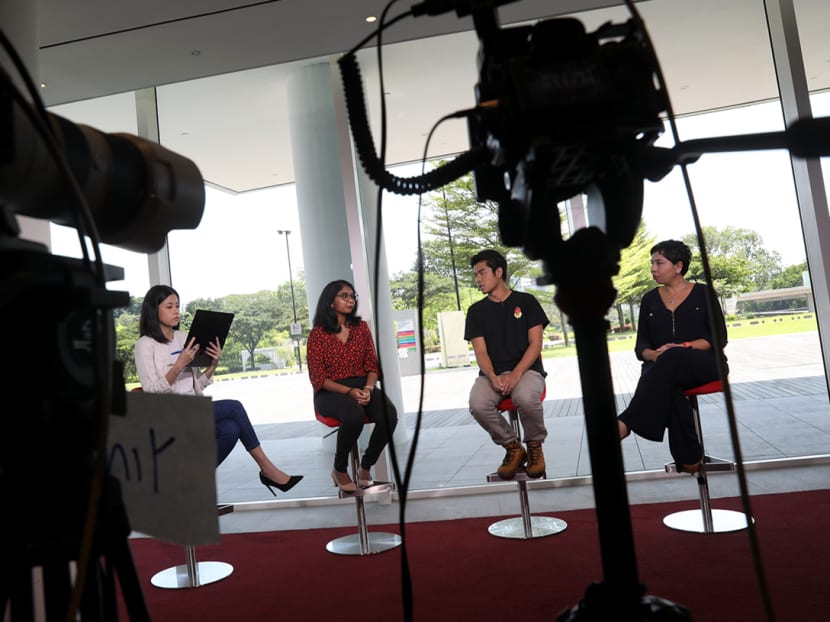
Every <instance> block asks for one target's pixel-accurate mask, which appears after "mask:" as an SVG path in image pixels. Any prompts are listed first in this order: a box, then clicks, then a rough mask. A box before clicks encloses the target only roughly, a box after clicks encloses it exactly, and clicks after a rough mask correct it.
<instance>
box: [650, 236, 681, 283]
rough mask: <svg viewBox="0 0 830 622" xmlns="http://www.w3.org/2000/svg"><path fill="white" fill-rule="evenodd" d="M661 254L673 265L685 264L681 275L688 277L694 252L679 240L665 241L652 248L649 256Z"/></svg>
mask: <svg viewBox="0 0 830 622" xmlns="http://www.w3.org/2000/svg"><path fill="white" fill-rule="evenodd" d="M654 253H660V254H661V255H662V256H663V257H665V258H666V259H668V260H669V261H670V262H672V263H677V262H678V261H681V262H683V267H682V268H681V269H680V274H682V275H684V276H685V275H686V272H687V271H688V270H689V263H691V261H692V251H691V250H690V249H689V247H688V246H686V245H685V244H684V243H683V242H681V241H679V240H663V241H662V242H658V243H657V244H655V245H654V246H652V247H651V250H650V251H649V254H651V255H653V254H654Z"/></svg>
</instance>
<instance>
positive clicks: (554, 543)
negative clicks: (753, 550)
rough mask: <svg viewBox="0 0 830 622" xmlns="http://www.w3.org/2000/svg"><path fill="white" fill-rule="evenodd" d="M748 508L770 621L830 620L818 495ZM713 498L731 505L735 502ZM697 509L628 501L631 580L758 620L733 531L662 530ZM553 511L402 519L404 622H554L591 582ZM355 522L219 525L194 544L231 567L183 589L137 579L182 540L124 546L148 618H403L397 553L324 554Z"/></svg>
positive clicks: (822, 499)
mask: <svg viewBox="0 0 830 622" xmlns="http://www.w3.org/2000/svg"><path fill="white" fill-rule="evenodd" d="M752 504H753V511H754V514H755V519H756V522H757V526H758V528H757V531H758V537H759V540H760V546H761V555H762V560H763V562H764V566H765V569H766V575H767V581H768V585H769V587H770V594H771V599H772V603H773V607H774V611H775V615H776V620H777V621H778V622H804V621H814V620H815V621H818V620H830V590H828V577H830V538H828V537H827V527H828V525H830V523H828V518H827V517H828V516H829V515H830V491H828V490H823V491H814V492H799V493H789V494H781V495H762V496H756V497H753V499H752ZM715 506H716V507H718V508H724V509H735V510H738V509H740V505H739V502H738V500H737V499H725V500H724V499H720V500H717V501H716V503H715ZM696 507H698V506H697V502H694V501H688V502H680V503H661V504H649V505H639V506H632V508H631V515H632V522H633V525H634V542H635V547H636V552H637V567H638V571H639V578H640V581H641V582H642V583H644V584H645V585H646V587H647V592H648V593H649V594H652V595H656V596H660V597H661V598H664V599H667V600H670V601H674V602H677V603H680V604H682V605H685V606H686V607H687V608H689V609H690V610H691V612H692V618H693V620H695V621H696V622H759V621H760V620H763V619H764V612H763V605H762V601H761V598H760V596H759V591H758V587H757V583H756V581H755V575H754V573H753V566H752V559H751V557H750V551H749V538H748V536H747V533H746V532H745V531H741V532H734V533H728V534H711V535H704V534H692V533H684V532H678V531H674V530H671V529H668V528H666V527H664V526H663V524H662V517H663V516H664V515H665V514H667V513H669V512H673V511H677V510H678V509H694V508H696ZM555 516H558V517H560V518H562V519H564V520H565V521H567V523H568V528H567V530H565V531H564V532H562V533H560V534H558V535H555V536H550V537H547V538H541V539H535V540H506V539H502V538H496V537H493V536H491V535H489V533H488V532H487V526H488V525H489V524H490V523H492V522H493V520H494V519H493V518H475V519H462V520H453V521H436V522H428V523H411V524H409V525H407V543H408V547H407V549H408V554H409V561H410V569H411V573H412V585H413V593H414V620H416V621H423V622H443V621H447V622H449V621H453V622H456V621H468V620H469V621H476V622H489V621H494V622H495V621H497V620H498V621H501V620H505V619H509V620H534V621H544V622H553V621H555V620H556V617H557V615H558V614H559V613H560V612H561V611H562V610H563V609H565V608H569V607H572V606H574V605H575V604H576V603H577V602H578V601H579V600H580V599H581V598H582V596H583V594H584V592H585V589H586V588H587V587H588V585H589V584H590V583H591V582H593V581H598V580H601V578H602V575H601V565H600V553H599V544H598V541H597V532H596V524H595V519H594V512H593V510H577V511H571V512H556V513H555ZM371 530H376V531H397V526H390V525H385V526H379V525H375V526H372V527H371ZM354 531H355V530H354V529H348V528H342V529H325V530H299V531H277V532H270V533H251V534H231V535H225V536H223V537H222V542H221V544H219V545H214V546H204V547H199V548H198V549H197V557H198V558H199V559H201V560H220V561H226V562H228V563H230V564H232V565H233V566H234V572H233V574H232V575H231V576H230V577H228V578H227V579H225V580H224V581H220V582H218V583H215V584H212V585H207V586H204V587H200V588H196V589H186V590H162V589H158V588H155V587H153V586H151V585H150V581H149V580H150V577H151V576H152V575H153V574H154V573H155V572H156V571H158V570H160V569H162V568H166V567H168V566H170V565H176V564H181V563H183V552H182V551H183V549H182V547H179V546H174V545H170V544H166V543H163V542H160V541H157V540H152V539H135V540H132V541H131V544H132V549H133V554H134V558H135V561H136V565H137V566H138V572H139V575H140V576H141V579H142V589H143V591H144V596H145V599H146V601H147V605H148V607H149V609H150V614H151V616H152V619H153V620H156V621H167V620H171V621H172V620H177V621H178V620H191V619H200V620H208V621H209V620H237V621H241V620H258V621H270V620H307V621H309V622H323V621H328V620H331V621H337V622H348V621H351V620H354V621H361V622H364V621H375V620H377V621H382V622H393V621H397V620H403V609H402V605H401V596H400V595H401V586H400V549H396V550H393V551H388V552H386V553H382V554H379V555H368V556H363V557H361V556H340V555H333V554H331V553H328V552H327V551H326V550H325V544H326V542H328V541H329V540H330V539H332V538H335V537H338V536H341V535H346V534H350V533H353V532H354ZM122 619H125V620H126V619H127V616H126V615H124V616H123V618H122Z"/></svg>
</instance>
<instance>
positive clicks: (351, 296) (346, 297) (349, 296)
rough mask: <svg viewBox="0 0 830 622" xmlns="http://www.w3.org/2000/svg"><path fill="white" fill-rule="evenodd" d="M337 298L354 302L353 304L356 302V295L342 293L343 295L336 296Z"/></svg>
mask: <svg viewBox="0 0 830 622" xmlns="http://www.w3.org/2000/svg"><path fill="white" fill-rule="evenodd" d="M337 297H338V298H340V299H341V300H354V301H355V302H357V294H346V293H343V294H337Z"/></svg>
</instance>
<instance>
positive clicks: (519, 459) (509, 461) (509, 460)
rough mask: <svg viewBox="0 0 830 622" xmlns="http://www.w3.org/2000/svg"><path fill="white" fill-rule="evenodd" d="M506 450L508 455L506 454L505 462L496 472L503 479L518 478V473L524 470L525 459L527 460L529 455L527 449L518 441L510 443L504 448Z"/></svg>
mask: <svg viewBox="0 0 830 622" xmlns="http://www.w3.org/2000/svg"><path fill="white" fill-rule="evenodd" d="M504 449H505V451H506V452H507V453H505V454H504V460H503V461H502V463H501V466H500V467H499V468H498V469H497V470H496V473H498V474H499V477H500V478H502V479H513V478H514V477H516V473H518V472H519V469H521V468H522V465H523V464H524V461H525V458H527V453H526V452H525V448H524V447H522V444H521V443H519V442H518V441H513V442H512V443H508V444H507V445H505V446H504Z"/></svg>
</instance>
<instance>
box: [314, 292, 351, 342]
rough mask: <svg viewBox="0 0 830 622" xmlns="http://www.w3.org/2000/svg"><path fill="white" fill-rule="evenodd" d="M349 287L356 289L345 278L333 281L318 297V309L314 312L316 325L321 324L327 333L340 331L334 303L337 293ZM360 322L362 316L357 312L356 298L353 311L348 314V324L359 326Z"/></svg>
mask: <svg viewBox="0 0 830 622" xmlns="http://www.w3.org/2000/svg"><path fill="white" fill-rule="evenodd" d="M344 287H348V288H349V289H351V290H352V291H354V285H352V284H351V283H349V282H348V281H344V280H343V279H338V280H336V281H332V282H331V283H329V284H328V285H326V286H325V287H324V288H323V291H322V292H320V298H318V299H317V310H316V311H315V312H314V325H315V326H320V327H321V328H322V329H323V330H324V331H326V332H327V333H339V332H340V324H339V323H338V322H337V314H336V313H335V312H334V309H333V308H332V305H333V304H334V299H335V297H336V296H337V293H338V292H339V291H340V290H341V289H343V288H344ZM358 324H360V316H359V315H358V314H357V299H356V298H355V301H354V307H353V308H352V312H351V313H349V315H347V316H346V325H348V326H357V325H358Z"/></svg>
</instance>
